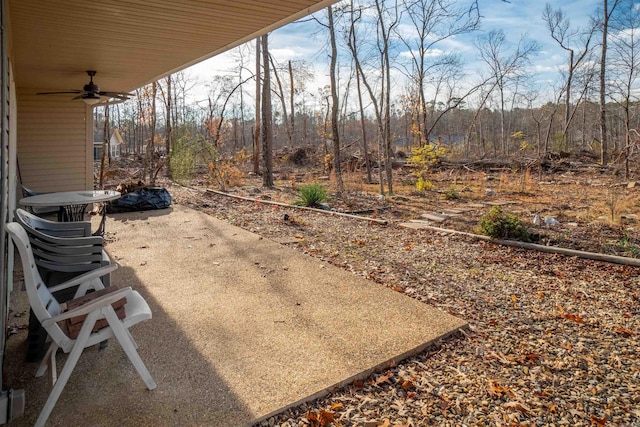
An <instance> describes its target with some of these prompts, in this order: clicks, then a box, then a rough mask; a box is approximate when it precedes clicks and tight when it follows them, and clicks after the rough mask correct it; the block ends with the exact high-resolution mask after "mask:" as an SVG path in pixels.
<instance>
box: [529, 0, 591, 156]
mask: <svg viewBox="0 0 640 427" xmlns="http://www.w3.org/2000/svg"><path fill="white" fill-rule="evenodd" d="M542 19H543V20H544V21H545V23H546V25H547V29H548V30H549V32H550V34H551V38H553V39H554V40H555V41H556V43H558V45H559V46H560V47H561V48H562V49H564V50H565V51H566V52H567V53H568V54H569V60H568V62H567V74H566V78H565V83H564V89H563V90H562V92H563V93H564V94H565V97H564V129H563V131H562V137H563V142H564V145H565V146H568V143H569V142H570V141H569V140H570V138H569V135H568V133H569V125H570V124H571V118H572V117H573V113H572V108H571V106H572V104H571V96H572V93H573V92H572V89H573V88H572V84H573V82H574V77H575V74H576V71H577V70H578V68H579V67H580V66H581V65H582V64H584V63H585V62H586V60H587V59H588V55H589V53H590V50H591V39H592V38H593V35H594V32H595V27H596V26H595V23H592V25H590V26H589V27H588V28H586V29H585V30H581V29H579V28H572V27H571V21H570V20H569V18H568V17H567V16H566V15H565V13H564V11H563V10H562V9H555V10H554V9H553V7H552V6H551V4H549V3H547V4H546V5H545V8H544V12H543V13H542ZM576 52H577V53H576ZM576 105H577V104H576ZM573 111H575V109H574V110H573Z"/></svg>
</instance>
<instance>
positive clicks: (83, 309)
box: [42, 286, 131, 328]
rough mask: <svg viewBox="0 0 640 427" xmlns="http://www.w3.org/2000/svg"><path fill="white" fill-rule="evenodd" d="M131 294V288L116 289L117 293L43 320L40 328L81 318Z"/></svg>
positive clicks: (111, 293)
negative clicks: (73, 318)
mask: <svg viewBox="0 0 640 427" xmlns="http://www.w3.org/2000/svg"><path fill="white" fill-rule="evenodd" d="M129 293H131V286H127V287H126V288H122V289H118V290H117V291H113V292H110V293H108V294H106V295H103V296H101V297H99V298H96V299H94V300H92V301H90V302H88V303H86V304H83V305H81V306H79V307H76V308H73V309H71V310H68V311H63V312H62V313H60V314H58V315H56V316H53V317H51V318H49V319H45V320H44V321H43V322H42V326H44V327H45V328H46V327H47V326H51V325H53V324H54V323H58V322H60V321H62V320H66V319H71V318H72V317H77V316H82V315H84V314H89V313H91V312H93V311H96V310H98V309H101V308H103V307H107V306H109V305H111V304H113V303H114V302H116V301H118V300H119V299H122V298H125V297H126V296H127V295H129Z"/></svg>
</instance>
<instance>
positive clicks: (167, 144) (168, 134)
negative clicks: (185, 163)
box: [164, 75, 173, 177]
mask: <svg viewBox="0 0 640 427" xmlns="http://www.w3.org/2000/svg"><path fill="white" fill-rule="evenodd" d="M165 81H166V82H167V96H166V104H165V107H166V110H165V114H166V118H165V140H164V151H165V158H166V173H167V176H168V177H171V149H172V145H173V141H172V140H171V138H172V134H173V127H172V123H171V108H172V107H171V96H172V94H171V92H172V90H171V75H168V76H167V77H166V79H165Z"/></svg>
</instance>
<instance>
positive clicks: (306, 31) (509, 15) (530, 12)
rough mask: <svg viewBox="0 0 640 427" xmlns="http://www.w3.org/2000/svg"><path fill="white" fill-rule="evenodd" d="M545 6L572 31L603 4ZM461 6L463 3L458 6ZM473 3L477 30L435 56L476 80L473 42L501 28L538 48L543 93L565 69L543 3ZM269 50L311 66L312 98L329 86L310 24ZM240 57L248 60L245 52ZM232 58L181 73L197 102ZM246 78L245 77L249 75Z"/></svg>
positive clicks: (272, 42)
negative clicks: (458, 63) (456, 62)
mask: <svg viewBox="0 0 640 427" xmlns="http://www.w3.org/2000/svg"><path fill="white" fill-rule="evenodd" d="M549 3H550V4H551V6H552V7H553V8H554V9H556V8H561V9H562V10H563V11H564V12H565V14H566V16H567V17H568V18H569V19H570V21H571V25H572V27H583V26H586V25H588V22H589V18H590V16H591V15H592V14H594V13H595V11H596V10H597V9H598V7H599V6H601V4H602V0H564V1H559V0H553V1H549ZM460 4H461V5H462V4H468V2H464V1H463V2H460ZM478 4H479V7H480V13H481V16H482V18H481V27H480V31H478V32H475V33H472V34H464V35H459V36H456V37H453V38H450V39H447V40H445V41H444V42H442V43H440V44H438V46H437V48H438V51H439V52H458V53H460V54H461V55H462V57H463V58H464V61H465V64H466V65H465V70H466V78H467V79H469V80H472V79H473V78H474V77H475V78H476V79H477V78H478V75H479V74H480V73H482V69H483V66H482V63H481V62H480V60H479V58H478V53H477V48H476V44H475V40H476V39H477V37H478V36H479V35H480V34H481V33H483V32H484V33H486V32H488V31H491V30H493V29H502V30H503V31H504V33H505V35H506V42H507V44H508V45H511V46H515V45H517V43H518V41H519V40H520V39H521V37H523V36H526V37H528V38H529V39H531V40H534V41H536V42H537V43H538V44H539V46H540V51H539V54H538V55H537V56H535V57H534V58H532V61H531V63H530V65H529V71H531V72H532V74H535V76H536V81H537V84H538V85H539V86H540V87H542V88H543V90H544V88H545V86H546V88H547V89H548V88H549V87H551V85H552V84H553V82H556V81H558V80H559V76H560V70H561V69H562V68H563V67H565V64H566V62H567V58H568V56H567V54H566V52H565V51H564V50H562V49H561V48H560V47H559V46H558V44H557V43H556V42H555V41H554V40H553V39H552V38H551V36H550V35H549V31H548V29H547V28H546V26H545V23H544V21H543V20H542V13H543V9H544V7H545V4H546V3H545V2H544V1H535V0H533V1H532V0H510V1H509V2H504V1H502V0H478ZM315 16H317V17H318V19H319V20H322V21H325V20H326V12H325V11H320V12H317V13H316V15H315ZM408 28H409V27H408ZM269 49H270V52H271V54H272V55H273V56H274V57H275V58H276V60H277V61H279V62H281V63H284V62H286V61H287V60H289V59H291V60H304V61H306V62H308V63H309V64H311V65H312V67H313V69H314V74H315V78H314V80H313V81H312V82H311V83H309V84H308V86H307V89H308V90H309V91H310V92H312V93H313V92H315V93H317V88H320V87H322V86H324V85H326V84H328V82H329V77H328V73H329V71H328V52H327V36H326V32H324V33H323V30H322V29H321V28H320V26H319V25H317V24H316V23H314V22H313V21H310V20H308V19H305V20H303V22H295V23H291V24H289V25H286V26H285V27H282V28H280V29H278V30H275V31H274V32H272V33H270V35H269ZM398 54H402V52H398ZM405 54H406V52H405ZM245 55H247V56H250V54H249V53H248V52H246V53H245ZM237 57H238V53H237V50H233V51H230V52H227V53H225V54H221V55H218V56H216V57H214V58H211V59H209V60H206V61H204V62H202V63H200V64H196V65H194V66H192V67H190V68H188V69H186V70H185V71H186V72H187V73H188V74H189V75H191V76H193V77H194V78H197V80H198V82H200V85H199V86H198V89H197V90H198V91H202V96H201V95H200V94H198V95H196V98H197V97H200V98H203V97H206V91H207V88H206V82H208V81H211V80H212V79H213V77H214V76H215V75H218V74H224V73H227V74H228V73H229V70H237V68H238V65H237V62H236V60H237ZM247 67H248V68H249V69H251V70H253V69H254V68H255V67H254V65H253V62H252V61H251V63H250V64H248V65H247ZM234 72H237V71H234ZM245 75H246V76H248V75H249V74H248V72H247V73H246V74H245ZM394 76H395V77H396V79H401V78H402V77H401V74H400V73H399V72H396V73H394Z"/></svg>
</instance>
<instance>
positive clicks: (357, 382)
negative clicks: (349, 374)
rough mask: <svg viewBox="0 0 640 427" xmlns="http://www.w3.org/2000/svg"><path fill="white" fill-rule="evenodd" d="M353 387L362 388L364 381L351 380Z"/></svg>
mask: <svg viewBox="0 0 640 427" xmlns="http://www.w3.org/2000/svg"><path fill="white" fill-rule="evenodd" d="M353 386H354V387H356V388H362V387H364V381H362V380H353Z"/></svg>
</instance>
